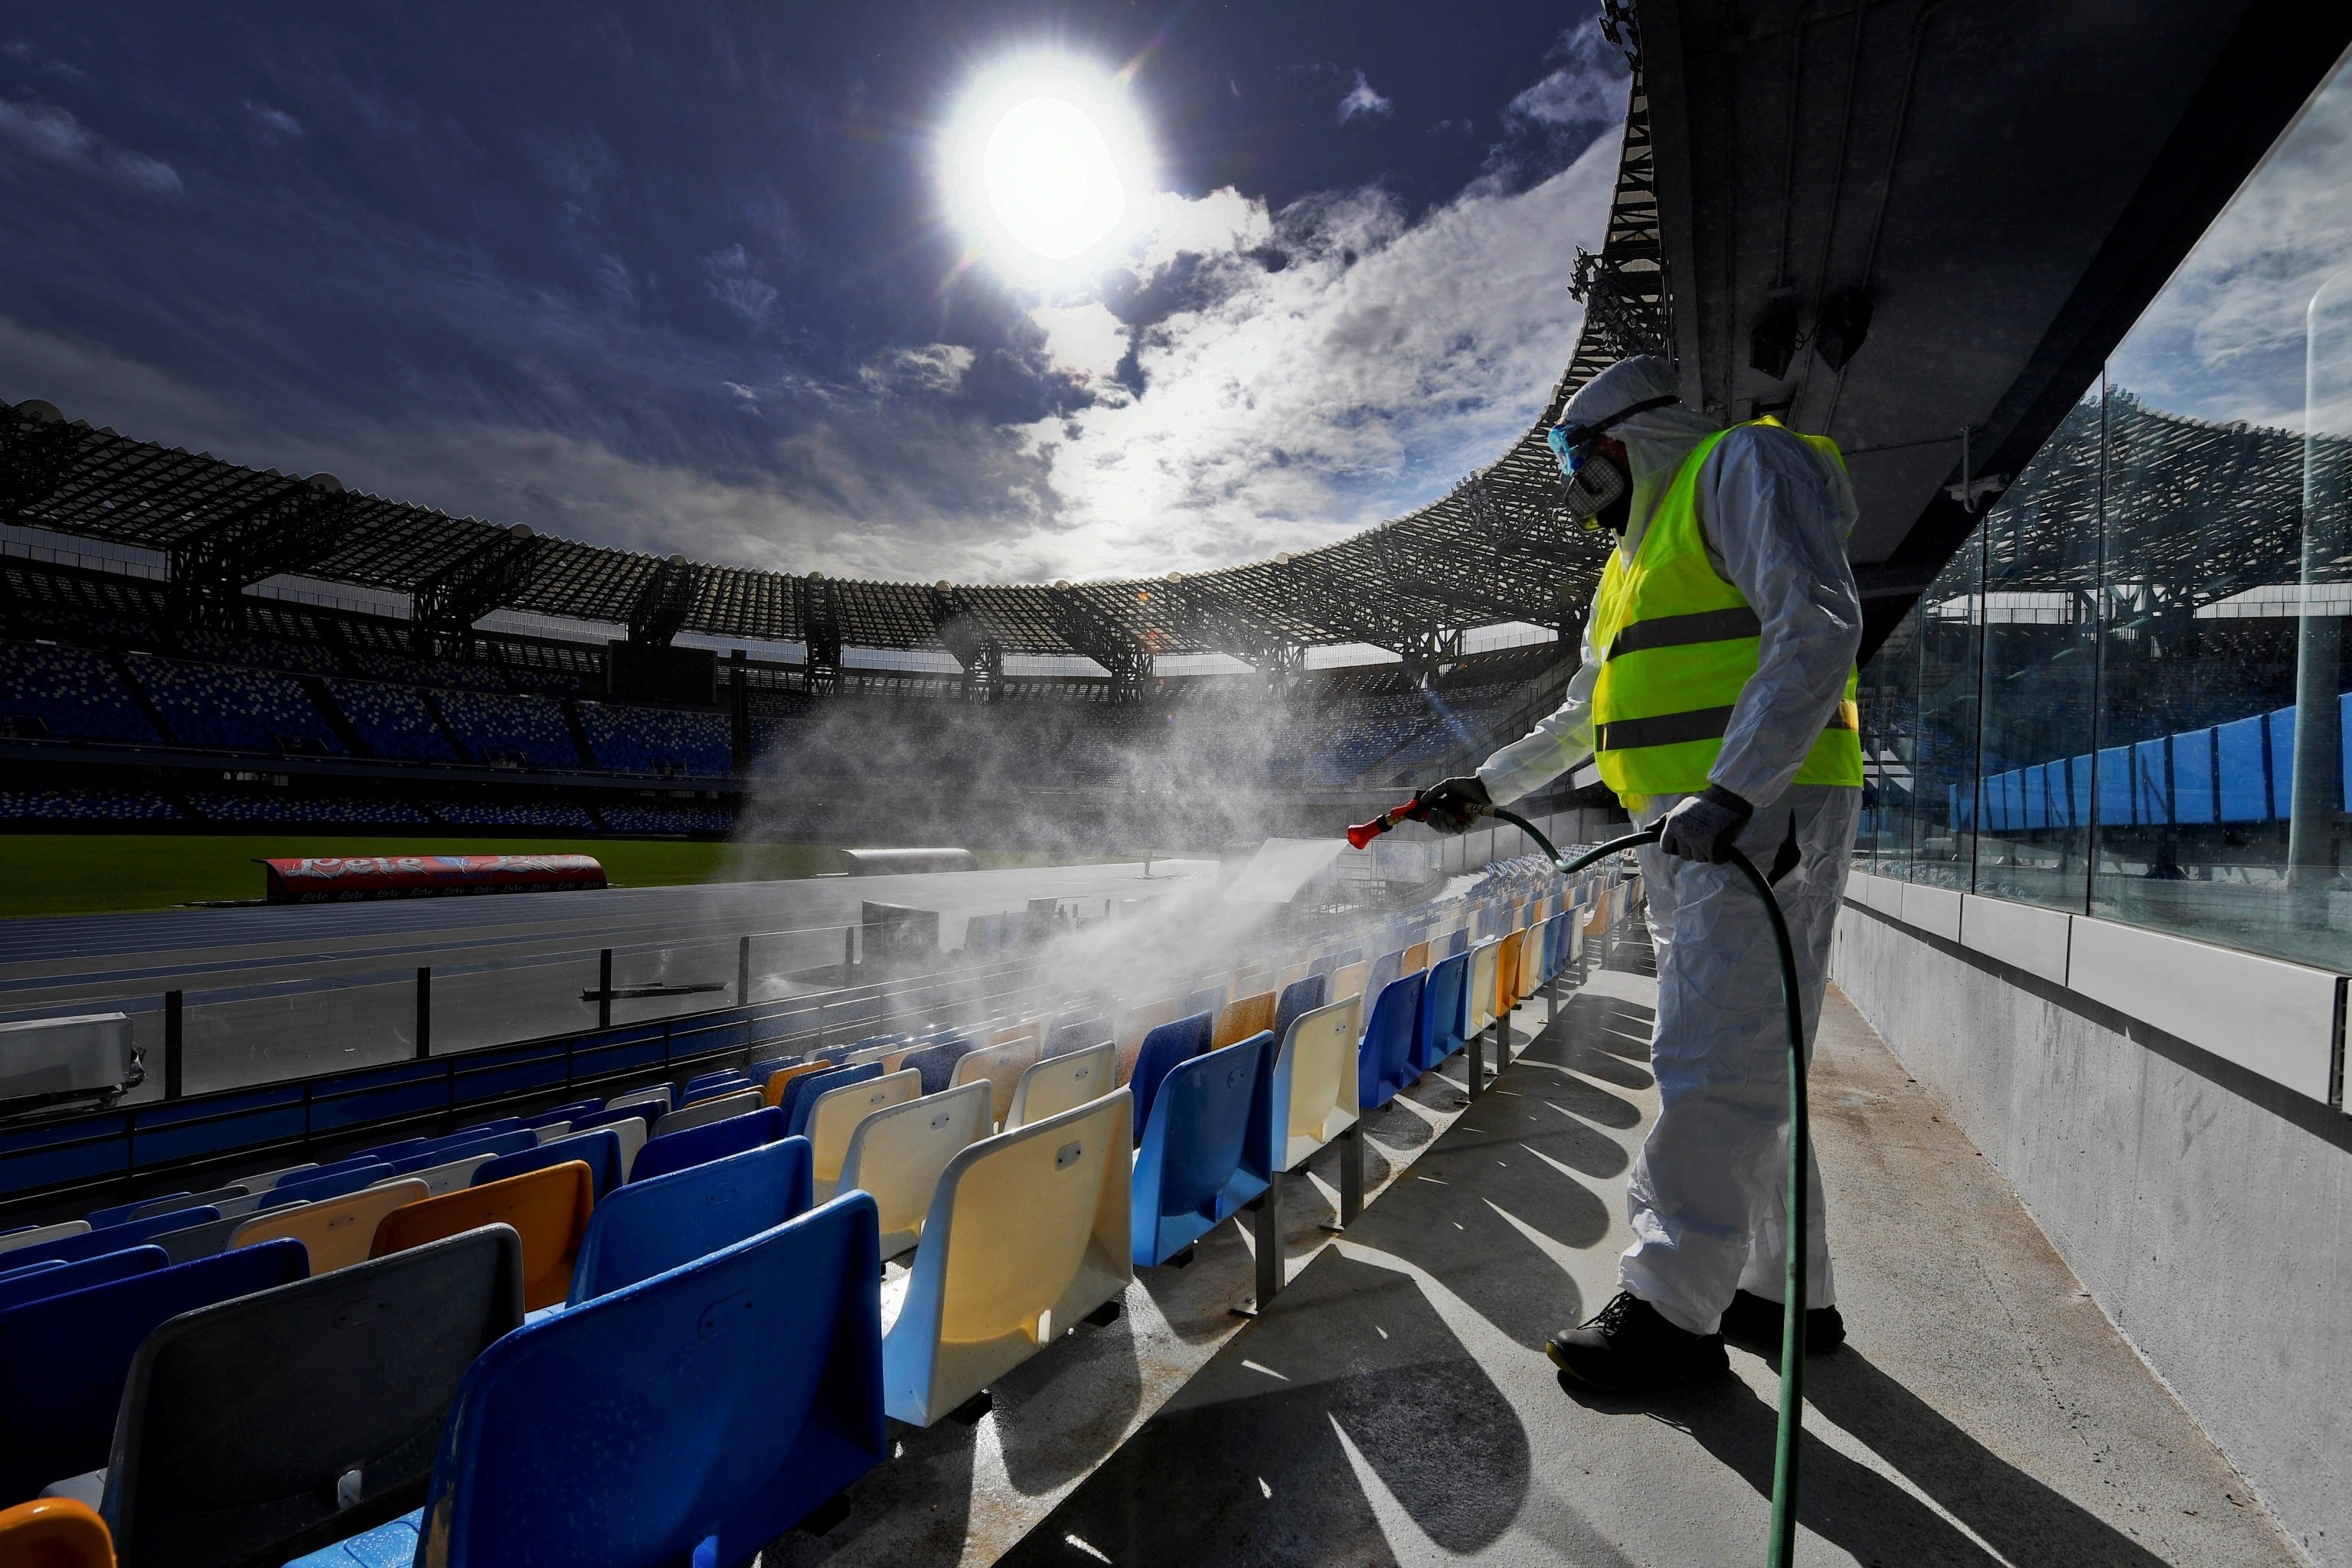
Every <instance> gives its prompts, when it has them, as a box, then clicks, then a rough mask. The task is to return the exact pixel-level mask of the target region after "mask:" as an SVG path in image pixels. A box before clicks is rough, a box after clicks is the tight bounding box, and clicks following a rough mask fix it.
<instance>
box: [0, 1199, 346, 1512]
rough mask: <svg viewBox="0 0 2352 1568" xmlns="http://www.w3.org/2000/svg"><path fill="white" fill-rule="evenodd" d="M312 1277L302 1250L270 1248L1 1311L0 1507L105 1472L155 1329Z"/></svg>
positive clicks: (287, 1245) (285, 1245)
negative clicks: (127, 1387) (138, 1357)
mask: <svg viewBox="0 0 2352 1568" xmlns="http://www.w3.org/2000/svg"><path fill="white" fill-rule="evenodd" d="M309 1272H310V1262H309V1259H308V1258H307V1256H306V1255H305V1254H304V1252H303V1250H302V1244H301V1243H300V1242H298V1241H273V1242H268V1243H265V1244H263V1245H262V1246H259V1247H245V1248H243V1249H242V1250H240V1251H236V1252H227V1253H223V1254H222V1255H221V1256H220V1257H218V1258H199V1259H197V1260H196V1261H195V1262H194V1263H181V1264H176V1265H174V1266H173V1267H172V1268H154V1269H150V1270H148V1271H146V1272H144V1273H140V1274H133V1275H131V1276H129V1277H128V1278H125V1279H113V1280H110V1281H108V1282H107V1283H105V1284H101V1285H92V1286H90V1287H89V1288H88V1289H80V1290H75V1291H70V1292H68V1294H66V1295H63V1296H48V1297H44V1298H42V1299H41V1300H37V1301H27V1302H25V1303H24V1304H23V1305H21V1306H16V1307H11V1308H9V1309H8V1310H6V1311H5V1312H0V1389H5V1390H6V1391H7V1398H6V1399H5V1401H0V1504H5V1503H15V1502H21V1501H23V1500H25V1499H26V1498H29V1497H32V1496H34V1495H35V1494H36V1493H37V1492H38V1491H40V1489H42V1488H43V1487H46V1486H47V1485H49V1484H50V1483H51V1482H53V1481H59V1480H63V1479H67V1478H68V1477H70V1476H77V1475H80V1474H81V1473H83V1472H84V1471H87V1470H94V1469H97V1468H99V1467H100V1466H101V1465H103V1464H105V1463H106V1458H107V1450H108V1447H110V1444H111V1442H112V1440H113V1437H114V1412H115V1407H116V1406H117V1405H120V1404H121V1402H122V1380H123V1376H124V1374H125V1373H128V1372H129V1370H130V1368H131V1356H132V1355H133V1354H135V1353H136V1352H137V1351H138V1349H139V1345H140V1342H141V1341H142V1340H144V1339H146V1337H147V1336H148V1334H149V1333H150V1332H152V1331H153V1330H154V1329H155V1327H156V1326H157V1325H158V1324H160V1323H163V1322H164V1321H167V1320H169V1319H172V1318H175V1317H178V1316H179V1315H180V1314H181V1313H182V1312H192V1311H194V1310H196V1309H197V1308H199V1307H209V1306H211V1305H212V1304H213V1303H214V1302H215V1301H226V1300H231V1299H232V1298H234V1297H237V1296H246V1295H250V1294H251V1293H252V1292H254V1291H256V1290H267V1289H269V1288H270V1287H271V1286H273V1285H284V1284H287V1283H289V1281H292V1280H296V1279H303V1278H305V1277H306V1276H307V1275H308V1274H309Z"/></svg>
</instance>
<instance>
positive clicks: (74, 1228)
mask: <svg viewBox="0 0 2352 1568" xmlns="http://www.w3.org/2000/svg"><path fill="white" fill-rule="evenodd" d="M88 1229H89V1221H88V1220H86V1219H61V1220H59V1221H58V1223H57V1224H55V1225H34V1226H26V1227H25V1228H24V1229H22V1230H13V1231H10V1232H9V1233H8V1234H7V1235H5V1236H0V1258H5V1257H7V1256H8V1255H9V1254H10V1253H12V1252H20V1251H22V1252H28V1253H29V1252H30V1251H31V1250H32V1249H34V1248H37V1247H46V1246H47V1245H48V1244H49V1243H50V1242H53V1241H63V1240H65V1239H66V1238H67V1237H69V1236H79V1235H81V1234H82V1233H83V1232H85V1231H87V1230H88ZM26 1260H27V1261H29V1260H30V1259H29V1258H28V1259H26Z"/></svg>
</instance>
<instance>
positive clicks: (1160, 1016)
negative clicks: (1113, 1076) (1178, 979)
mask: <svg viewBox="0 0 2352 1568" xmlns="http://www.w3.org/2000/svg"><path fill="white" fill-rule="evenodd" d="M1177 1016H1178V1015H1177V1012H1176V998H1174V997H1173V996H1167V997H1162V998H1161V999H1160V1000H1159V1001H1157V1002H1147V1003H1145V1004H1143V1005H1141V1006H1139V1007H1130V1008H1129V1009H1128V1010H1127V1012H1126V1013H1125V1014H1124V1015H1122V1016H1120V1018H1119V1021H1118V1035H1117V1036H1116V1038H1117V1040H1118V1081H1119V1082H1121V1083H1126V1082H1127V1081H1129V1079H1132V1078H1133V1077H1134V1076H1135V1060H1136V1058H1137V1057H1139V1056H1140V1055H1141V1054H1142V1052H1143V1037H1145V1036H1146V1035H1149V1034H1150V1033H1151V1031H1152V1030H1154V1029H1156V1028H1158V1027H1160V1025H1162V1024H1169V1023H1173V1022H1174V1021H1175V1020H1176V1018H1177Z"/></svg>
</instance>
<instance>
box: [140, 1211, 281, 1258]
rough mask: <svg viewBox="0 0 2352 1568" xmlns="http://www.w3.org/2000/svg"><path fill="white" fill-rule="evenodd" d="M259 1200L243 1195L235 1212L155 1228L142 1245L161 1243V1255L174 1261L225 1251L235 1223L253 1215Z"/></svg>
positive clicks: (151, 1245)
mask: <svg viewBox="0 0 2352 1568" xmlns="http://www.w3.org/2000/svg"><path fill="white" fill-rule="evenodd" d="M259 1202H260V1199H259V1198H258V1196H254V1197H248V1198H246V1199H244V1200H243V1201H242V1203H241V1204H240V1205H239V1207H238V1208H237V1209H236V1212H234V1213H224V1214H223V1215H221V1217H220V1218H218V1219H208V1220H200V1221H198V1222H196V1223H195V1224H194V1225H184V1226H181V1227H180V1228H179V1229H177V1230H163V1231H158V1232H156V1233H155V1234H154V1235H153V1236H151V1237H148V1238H147V1240H146V1241H145V1243H144V1244H143V1245H145V1246H148V1247H162V1248H163V1252H164V1255H165V1256H166V1257H168V1258H170V1259H171V1260H172V1261H173V1262H174V1263H192V1262H194V1261H195V1260H196V1259H197V1258H210V1257H213V1256H214V1255H215V1254H216V1253H222V1252H226V1251H227V1250H228V1240H229V1237H232V1236H235V1235H236V1227H237V1226H241V1225H243V1224H244V1223H245V1222H246V1221H247V1220H248V1219H250V1218H252V1217H253V1215H254V1212H255V1211H254V1208H253V1206H252V1205H256V1204H258V1203H259Z"/></svg>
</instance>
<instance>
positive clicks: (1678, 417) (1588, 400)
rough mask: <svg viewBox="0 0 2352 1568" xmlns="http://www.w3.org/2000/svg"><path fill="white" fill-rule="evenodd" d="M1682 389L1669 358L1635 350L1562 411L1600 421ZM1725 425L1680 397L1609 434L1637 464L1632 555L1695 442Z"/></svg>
mask: <svg viewBox="0 0 2352 1568" xmlns="http://www.w3.org/2000/svg"><path fill="white" fill-rule="evenodd" d="M1681 391H1682V379H1681V378H1680V377H1679V376H1677V375H1675V369H1674V366H1672V365H1670V364H1668V363H1666V362H1665V360H1664V358H1662V357H1661V356H1659V355H1657V354H1635V355H1634V356H1633V358H1632V359H1621V360H1619V361H1618V362H1617V363H1615V364H1612V365H1611V366H1610V367H1609V368H1608V369H1607V370H1604V371H1602V372H1601V374H1599V375H1596V376H1594V377H1593V378H1592V379H1591V381H1588V382H1586V383H1585V384H1584V385H1583V387H1582V389H1581V390H1580V391H1579V392H1578V393H1577V395H1575V396H1574V397H1571V398H1570V399H1569V400H1568V407H1567V409H1566V410H1565V411H1563V413H1562V414H1561V416H1560V417H1561V418H1562V419H1563V420H1569V421H1575V422H1580V423H1584V424H1596V425H1597V424H1599V423H1600V422H1601V420H1603V419H1606V418H1608V417H1609V416H1611V415H1612V414H1615V413H1617V412H1618V411H1619V410H1620V409H1623V408H1630V407H1631V406H1633V405H1634V404H1636V403H1646V402H1648V401H1649V400H1650V399H1651V398H1654V397H1671V396H1674V395H1677V394H1679V393H1680V392H1681ZM1721 428H1722V426H1719V425H1717V423H1716V422H1715V421H1714V420H1712V419H1709V418H1708V417H1707V416H1706V415H1704V414H1702V413H1700V412H1699V411H1698V410H1696V409H1695V408H1690V407H1686V406H1685V405H1682V404H1679V403H1675V404H1669V405H1666V406H1665V407H1664V408H1653V409H1649V410H1648V411H1646V412H1644V413H1641V414H1636V415H1634V416H1633V417H1632V418H1630V419H1628V420H1626V421H1625V422H1624V423H1623V424H1622V425H1617V426H1612V427H1611V429H1610V431H1609V434H1610V435H1612V436H1613V437H1616V438H1617V439H1618V440H1620V441H1622V442H1624V443H1625V456H1626V458H1627V460H1628V464H1629V466H1630V467H1631V468H1632V469H1633V472H1632V473H1631V474H1630V475H1629V476H1628V477H1629V478H1630V479H1632V480H1633V512H1632V521H1630V522H1629V523H1628V524H1627V526H1626V529H1625V542H1624V545H1623V548H1624V551H1625V553H1626V555H1627V557H1628V558H1630V557H1631V556H1632V555H1633V552H1634V551H1636V550H1638V549H1640V548H1641V546H1642V535H1643V531H1645V530H1647V529H1648V527H1649V525H1650V516H1651V514H1652V513H1653V512H1654V511H1655V510H1657V505H1658V498H1659V496H1661V495H1662V494H1664V492H1665V488H1666V483H1667V481H1668V480H1670V479H1673V478H1674V477H1675V469H1676V468H1680V467H1682V462H1683V459H1684V458H1687V457H1689V456H1690V455H1691V449H1692V448H1693V447H1696V446H1697V445H1698V444H1699V442H1701V441H1702V440H1704V439H1706V437H1709V436H1711V435H1713V434H1714V433H1715V432H1716V431H1717V430H1719V429H1721Z"/></svg>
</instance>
